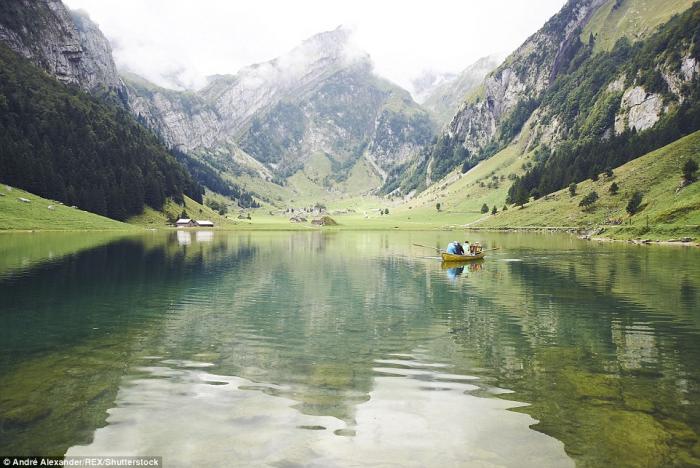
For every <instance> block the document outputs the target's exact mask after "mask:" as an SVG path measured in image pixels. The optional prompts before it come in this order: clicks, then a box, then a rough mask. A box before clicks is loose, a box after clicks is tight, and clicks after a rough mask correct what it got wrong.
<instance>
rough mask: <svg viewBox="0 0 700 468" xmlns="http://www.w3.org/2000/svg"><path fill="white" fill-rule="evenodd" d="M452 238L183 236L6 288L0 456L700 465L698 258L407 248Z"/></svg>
mask: <svg viewBox="0 0 700 468" xmlns="http://www.w3.org/2000/svg"><path fill="white" fill-rule="evenodd" d="M181 234H187V235H188V241H184V239H185V238H184V236H182V235H181ZM200 234H201V236H200ZM450 236H451V234H449V233H333V234H323V233H318V232H316V233H299V232H295V233H254V234H253V233H241V234H224V233H211V232H208V231H192V232H188V231H176V232H171V233H169V234H167V235H166V236H160V235H152V236H146V237H144V238H139V239H132V238H129V239H124V240H119V241H117V242H114V243H111V244H108V245H106V246H102V247H97V248H94V249H92V250H87V251H82V252H79V253H77V254H75V255H70V256H68V257H64V258H63V259H61V260H60V261H58V262H50V263H44V264H41V265H39V266H37V267H35V268H34V269H30V270H27V271H25V273H24V274H22V275H12V276H10V277H6V278H5V279H4V280H0V297H2V298H3V303H2V305H0V339H1V340H2V355H1V359H0V434H1V437H0V452H2V453H9V452H12V453H31V454H36V453H51V454H63V453H65V452H66V451H68V453H70V454H103V453H115V454H116V453H134V452H136V453H149V454H163V455H166V456H167V457H172V459H171V461H173V462H175V460H180V461H179V463H181V464H182V465H186V464H190V463H192V462H194V460H199V459H198V458H196V457H200V456H201V457H204V458H202V460H209V461H211V462H212V463H213V464H220V463H221V460H225V459H230V458H229V457H237V458H236V459H237V460H241V464H246V463H245V462H248V463H252V462H254V461H257V462H259V463H261V464H284V463H287V464H294V463H298V464H310V465H313V464H316V465H323V466H327V465H347V464H351V461H353V460H354V461H355V464H357V463H362V464H368V465H371V464H388V463H399V464H411V463H412V464H415V465H420V466H425V465H444V464H448V465H455V464H463V465H470V464H478V463H493V464H503V465H513V466H522V465H524V464H532V465H538V466H561V465H564V464H567V463H570V458H572V459H574V460H575V461H576V462H577V463H580V464H584V465H585V464H592V465H596V466H599V465H606V464H607V465H616V466H621V465H624V464H630V465H635V464H639V463H641V462H651V464H654V463H656V462H659V463H666V464H678V465H683V464H687V463H691V462H694V461H697V460H698V455H699V454H698V453H697V452H698V449H699V448H700V446H699V445H698V435H697V434H698V421H700V413H699V412H698V403H700V389H699V388H698V377H699V376H700V346H699V344H698V343H699V341H698V331H699V330H700V321H699V320H698V317H697V313H696V311H695V309H694V307H693V304H697V299H698V291H699V290H700V289H698V281H700V271H699V270H698V262H697V260H698V255H697V252H695V251H673V250H654V249H638V248H635V249H632V248H628V247H626V246H600V247H598V248H596V249H593V248H592V247H591V244H589V243H579V242H577V241H575V240H572V239H570V238H564V237H561V238H560V237H549V236H541V237H538V236H530V237H527V236H512V237H510V236H500V235H493V236H490V238H488V239H487V238H484V239H482V240H483V241H484V242H486V241H489V243H490V244H491V245H492V246H500V247H501V250H500V251H498V252H497V253H494V254H493V255H491V256H489V258H488V259H487V260H486V261H485V262H481V263H476V262H475V263H471V264H469V265H466V266H457V267H454V268H455V269H457V270H460V269H461V271H459V272H457V271H455V272H450V268H448V269H447V270H443V269H442V267H441V265H440V262H439V261H437V260H435V259H426V258H422V257H420V255H421V254H424V252H419V251H418V250H416V251H415V252H413V251H411V250H410V249H407V246H410V245H411V244H412V243H422V244H427V245H430V244H431V243H436V244H437V245H442V244H444V243H445V242H446V241H447V240H448V238H449V237H450ZM0 248H1V247H0ZM630 265H631V266H633V268H628V266H630ZM670 265H673V267H671V266H670ZM455 286H457V287H455ZM530 426H532V427H533V428H534V429H535V430H533V429H531V428H530ZM409 448H410V450H409Z"/></svg>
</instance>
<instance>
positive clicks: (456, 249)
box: [446, 241, 464, 255]
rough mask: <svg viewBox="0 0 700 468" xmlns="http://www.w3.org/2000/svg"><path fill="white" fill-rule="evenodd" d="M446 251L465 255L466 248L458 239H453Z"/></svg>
mask: <svg viewBox="0 0 700 468" xmlns="http://www.w3.org/2000/svg"><path fill="white" fill-rule="evenodd" d="M446 252H447V253H448V254H452V255H464V248H463V247H462V244H460V243H459V242H458V241H452V242H450V243H449V244H447V250H446Z"/></svg>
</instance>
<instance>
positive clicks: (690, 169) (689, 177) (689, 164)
mask: <svg viewBox="0 0 700 468" xmlns="http://www.w3.org/2000/svg"><path fill="white" fill-rule="evenodd" d="M697 171H698V163H696V162H695V161H694V160H692V159H688V160H687V161H686V162H685V164H683V179H685V181H686V182H687V183H691V182H695V181H696V180H697V174H695V173H696V172H697Z"/></svg>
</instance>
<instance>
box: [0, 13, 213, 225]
mask: <svg viewBox="0 0 700 468" xmlns="http://www.w3.org/2000/svg"><path fill="white" fill-rule="evenodd" d="M42 70H43V71H42ZM88 92H89V93H90V94H88ZM126 97H127V96H126V89H125V87H124V85H123V83H122V81H121V79H120V78H119V75H118V74H117V72H116V67H115V65H114V62H113V60H112V56H111V48H110V46H109V43H108V42H107V40H106V39H105V37H104V36H103V35H102V33H101V32H100V31H99V28H97V26H96V25H94V23H92V22H91V21H90V20H89V18H88V17H87V16H86V15H85V14H83V13H71V12H69V11H68V10H67V9H66V8H65V7H64V6H63V4H62V3H61V2H60V1H58V0H37V1H29V0H7V1H4V2H2V3H0V176H1V177H2V182H4V183H8V184H11V185H14V186H16V187H19V188H22V189H25V190H29V191H31V192H33V193H35V194H37V195H39V196H42V197H45V198H51V199H54V200H58V201H60V202H63V203H65V204H67V205H76V206H78V207H80V208H82V209H85V210H88V211H91V212H94V213H98V214H101V215H105V216H109V217H111V218H114V219H118V220H124V219H127V218H128V217H130V216H133V215H136V214H139V213H141V212H142V211H143V209H144V207H145V206H150V207H151V208H154V209H160V208H161V207H162V206H163V205H164V204H165V202H166V200H167V199H168V198H171V199H173V200H176V201H180V202H181V201H182V200H183V199H184V196H185V195H189V196H191V197H192V198H193V199H196V200H197V201H200V202H201V201H202V191H203V190H202V188H201V187H200V186H199V185H198V184H197V183H196V182H195V181H194V180H192V178H191V176H190V175H189V174H188V172H187V171H186V170H185V168H184V167H183V166H182V165H180V164H179V163H178V162H177V160H176V159H175V157H174V156H173V155H172V154H170V153H169V152H168V150H167V149H166V148H165V147H164V146H163V145H162V144H161V143H160V142H159V141H158V139H157V138H156V136H155V135H154V134H153V133H152V132H150V131H149V130H147V129H146V128H144V127H143V126H141V125H140V124H138V123H137V122H136V120H135V119H134V118H133V117H132V116H131V114H130V113H129V112H128V111H127V110H126V108H125V100H126Z"/></svg>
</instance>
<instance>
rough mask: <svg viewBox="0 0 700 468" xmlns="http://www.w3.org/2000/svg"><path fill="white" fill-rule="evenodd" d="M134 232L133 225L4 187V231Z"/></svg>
mask: <svg viewBox="0 0 700 468" xmlns="http://www.w3.org/2000/svg"><path fill="white" fill-rule="evenodd" d="M20 199H23V200H20ZM25 200H28V201H25ZM134 229H135V228H134V226H131V225H129V224H125V223H121V222H119V221H115V220H113V219H109V218H105V217H103V216H99V215H96V214H94V213H89V212H87V211H83V210H81V209H78V208H71V207H70V206H65V205H62V204H59V203H56V202H55V201H53V200H48V199H46V198H42V197H39V196H37V195H34V194H33V193H29V192H27V191H24V190H21V189H18V188H14V187H10V186H8V185H5V184H1V185H0V230H25V231H30V230H42V231H86V230H95V231H107V230H124V231H129V230H134Z"/></svg>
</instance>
